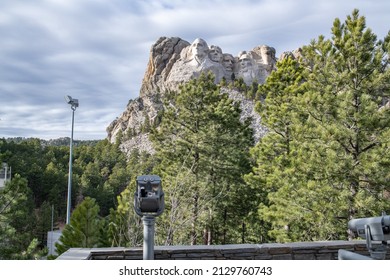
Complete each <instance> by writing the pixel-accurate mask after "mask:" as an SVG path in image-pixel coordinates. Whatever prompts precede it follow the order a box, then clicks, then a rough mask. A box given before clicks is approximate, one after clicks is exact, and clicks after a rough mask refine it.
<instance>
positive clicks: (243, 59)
mask: <svg viewBox="0 0 390 280" xmlns="http://www.w3.org/2000/svg"><path fill="white" fill-rule="evenodd" d="M238 63H239V64H240V68H241V70H242V71H246V70H248V69H249V68H250V67H251V66H252V62H251V59H250V57H249V55H248V54H243V55H241V56H240V58H239V59H238Z"/></svg>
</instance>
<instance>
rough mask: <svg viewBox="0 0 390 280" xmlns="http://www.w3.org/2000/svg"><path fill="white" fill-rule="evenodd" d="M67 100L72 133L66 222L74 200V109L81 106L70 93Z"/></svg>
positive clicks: (66, 96)
mask: <svg viewBox="0 0 390 280" xmlns="http://www.w3.org/2000/svg"><path fill="white" fill-rule="evenodd" d="M65 100H66V102H67V103H68V104H69V105H70V108H71V109H72V133H71V135H70V153H69V177H68V203H67V206H66V224H67V225H68V224H69V222H70V208H71V201H72V162H73V126H74V111H76V108H77V107H79V100H78V99H73V98H72V97H70V96H69V95H65Z"/></svg>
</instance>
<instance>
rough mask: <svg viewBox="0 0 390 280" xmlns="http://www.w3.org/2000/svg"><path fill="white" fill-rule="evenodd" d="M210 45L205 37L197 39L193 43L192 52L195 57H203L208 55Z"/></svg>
mask: <svg viewBox="0 0 390 280" xmlns="http://www.w3.org/2000/svg"><path fill="white" fill-rule="evenodd" d="M208 49H209V47H208V46H207V43H206V41H205V40H203V39H200V38H198V39H196V40H195V41H194V42H193V43H192V44H191V48H190V50H191V54H192V57H193V58H200V59H203V58H204V57H205V56H206V55H207V51H208Z"/></svg>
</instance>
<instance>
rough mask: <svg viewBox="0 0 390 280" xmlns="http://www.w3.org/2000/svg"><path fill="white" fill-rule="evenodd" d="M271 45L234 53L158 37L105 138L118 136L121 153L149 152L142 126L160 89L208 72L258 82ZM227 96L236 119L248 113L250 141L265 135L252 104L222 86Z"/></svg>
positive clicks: (151, 116) (270, 64) (268, 68)
mask: <svg viewBox="0 0 390 280" xmlns="http://www.w3.org/2000/svg"><path fill="white" fill-rule="evenodd" d="M298 55H299V52H294V53H292V52H286V53H283V54H282V56H283V57H287V56H294V57H295V56H298ZM275 64H276V58H275V49H274V48H272V47H269V46H266V45H259V46H257V47H255V48H253V49H252V50H250V51H241V52H240V53H239V54H238V55H237V56H233V55H232V54H229V53H224V52H223V51H222V49H221V48H220V47H219V46H214V45H210V46H209V45H208V44H207V42H206V41H205V40H203V39H200V38H198V39H196V40H194V42H192V43H191V44H190V43H189V42H187V41H185V40H182V39H181V38H177V37H172V38H167V37H161V38H159V39H158V40H157V41H156V43H155V44H153V46H152V47H151V49H150V56H149V62H148V65H147V67H146V71H145V75H144V78H143V81H142V85H141V89H140V96H139V97H138V98H137V99H135V100H130V101H129V103H128V104H127V107H126V109H125V111H124V112H123V113H122V114H121V115H120V116H119V117H118V118H117V119H116V120H114V121H113V122H112V123H111V124H110V125H109V127H108V128H107V133H108V139H109V140H110V141H111V142H115V141H116V139H117V137H118V136H120V137H121V139H122V140H121V147H122V149H123V150H124V151H125V152H129V151H131V150H132V149H134V148H138V149H140V150H141V151H147V152H153V149H152V146H151V144H150V143H149V140H148V137H147V130H146V129H145V127H147V126H150V125H151V124H153V122H154V120H155V119H156V117H157V116H158V113H159V111H160V110H161V108H162V104H161V97H163V96H164V92H167V91H170V90H177V89H178V87H179V85H180V84H181V83H183V82H187V81H189V80H190V79H192V78H196V77H198V76H199V75H200V74H201V73H202V72H209V71H211V72H213V73H214V75H215V82H216V83H219V82H220V81H221V80H222V79H224V80H226V81H227V82H230V81H233V80H235V79H239V78H242V80H243V81H244V82H245V83H246V84H247V85H250V84H251V83H252V82H254V81H256V82H258V83H260V84H261V83H264V81H265V79H266V78H267V77H268V75H269V74H270V73H271V72H272V71H273V70H274V69H275ZM223 90H224V91H227V92H228V93H229V96H230V97H231V98H232V99H234V100H237V101H240V102H241V109H242V118H246V117H249V116H250V117H252V118H253V127H254V129H255V135H254V138H255V140H256V141H258V139H259V138H260V137H262V136H263V135H264V133H266V128H265V127H263V126H262V125H261V120H260V117H259V115H258V114H257V113H256V112H255V111H254V102H253V101H252V100H248V99H246V98H245V97H244V96H243V95H242V94H241V93H240V92H238V91H237V90H234V89H229V88H223Z"/></svg>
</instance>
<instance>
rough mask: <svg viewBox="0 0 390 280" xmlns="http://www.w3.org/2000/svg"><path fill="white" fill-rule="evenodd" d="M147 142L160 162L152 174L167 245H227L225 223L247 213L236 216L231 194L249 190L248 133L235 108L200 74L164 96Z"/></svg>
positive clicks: (211, 79) (246, 124)
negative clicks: (157, 180)
mask: <svg viewBox="0 0 390 280" xmlns="http://www.w3.org/2000/svg"><path fill="white" fill-rule="evenodd" d="M151 138H152V140H153V143H154V145H155V148H156V151H157V154H156V157H157V158H159V159H160V160H161V163H160V164H159V166H158V167H157V169H156V170H157V172H158V173H159V174H162V177H163V180H164V182H167V183H165V184H164V186H166V188H167V190H166V193H167V195H166V200H167V201H168V203H167V208H168V213H169V214H168V217H167V219H168V222H167V223H166V224H165V225H169V228H168V229H167V240H166V243H168V244H173V243H176V242H179V243H190V244H196V243H197V242H203V243H206V244H210V243H211V242H213V241H212V240H213V239H214V242H217V243H218V242H219V243H227V242H231V241H232V240H233V238H231V239H229V240H228V232H227V231H228V228H227V222H228V221H232V222H233V220H234V221H236V220H235V219H237V217H239V216H241V219H242V217H243V216H245V214H246V213H244V211H242V212H240V213H237V212H238V209H239V207H234V205H235V204H234V203H233V202H232V201H233V199H234V198H235V196H234V193H240V194H242V193H243V192H244V193H245V192H250V191H251V190H250V189H249V187H248V186H245V184H244V182H243V180H242V174H244V173H245V172H246V171H247V170H248V168H249V161H248V149H249V146H250V145H251V144H252V141H253V140H252V130H251V129H250V128H249V121H246V122H244V123H242V122H240V109H239V104H237V103H234V102H233V101H232V100H231V99H229V97H228V95H227V93H222V92H221V91H220V88H219V87H218V86H217V85H215V84H214V77H213V76H212V75H211V74H209V75H205V74H203V75H201V76H200V77H199V78H198V79H196V80H192V81H190V82H188V83H187V84H185V85H183V86H182V88H181V90H180V92H179V93H178V94H176V93H173V94H171V95H170V96H169V97H168V99H167V100H166V102H165V107H164V113H163V116H162V122H161V124H160V127H159V129H155V130H154V131H153V133H152V135H151ZM235 202H237V201H235ZM249 204H250V203H247V204H246V205H249ZM244 208H245V207H244ZM179 209H180V210H179ZM241 210H242V208H240V211H241ZM229 230H231V231H232V228H231V227H230V228H229ZM188 235H189V236H190V241H188V239H187V240H185V238H186V236H188ZM175 240H177V241H175Z"/></svg>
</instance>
